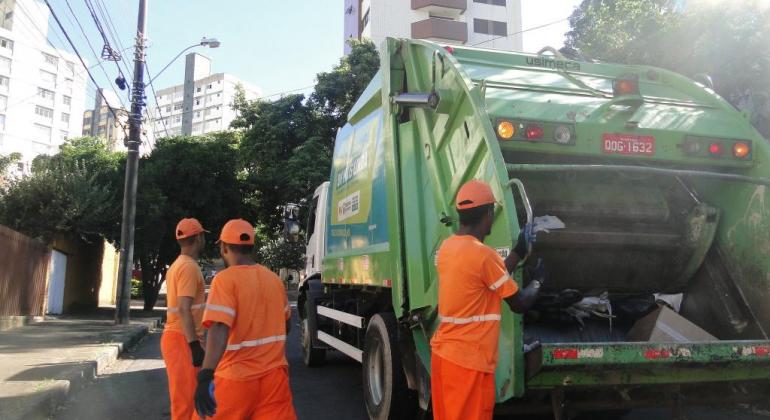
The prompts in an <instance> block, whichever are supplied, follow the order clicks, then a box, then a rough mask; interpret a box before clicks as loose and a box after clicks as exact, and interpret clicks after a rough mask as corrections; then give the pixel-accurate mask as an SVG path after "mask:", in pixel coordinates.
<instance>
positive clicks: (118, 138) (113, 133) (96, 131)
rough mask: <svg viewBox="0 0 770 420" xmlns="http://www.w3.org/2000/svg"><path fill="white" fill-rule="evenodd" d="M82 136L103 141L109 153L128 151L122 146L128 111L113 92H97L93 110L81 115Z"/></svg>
mask: <svg viewBox="0 0 770 420" xmlns="http://www.w3.org/2000/svg"><path fill="white" fill-rule="evenodd" d="M105 98H107V99H106V100H105ZM83 135H84V136H91V137H99V138H102V139H104V140H105V141H106V142H107V147H108V148H109V149H110V151H113V152H116V151H126V150H128V149H127V148H126V146H125V144H124V140H125V139H126V137H128V111H127V110H126V109H125V108H123V106H122V105H120V103H119V101H118V99H117V97H116V96H115V94H114V92H111V91H107V90H104V89H99V91H97V93H96V98H95V99H94V108H93V109H89V110H86V111H85V112H84V113H83Z"/></svg>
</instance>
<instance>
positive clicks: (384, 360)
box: [362, 312, 417, 420]
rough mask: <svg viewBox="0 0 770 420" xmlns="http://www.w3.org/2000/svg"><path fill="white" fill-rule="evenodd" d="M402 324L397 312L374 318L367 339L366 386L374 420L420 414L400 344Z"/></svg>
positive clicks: (364, 373)
mask: <svg viewBox="0 0 770 420" xmlns="http://www.w3.org/2000/svg"><path fill="white" fill-rule="evenodd" d="M397 334H398V324H397V322H396V316H395V315H394V314H393V313H389V312H383V313H379V314H377V315H375V316H373V317H372V319H371V320H370V321H369V326H368V327H367V328H366V336H365V338H364V352H363V356H362V362H363V383H364V401H365V402H366V411H367V412H368V413H369V418H370V419H372V420H392V419H399V420H400V419H411V418H414V417H415V416H416V414H417V403H416V402H417V401H416V398H415V396H414V392H413V391H411V390H409V388H408V387H407V383H406V375H405V374H404V368H403V366H402V365H401V354H400V352H399V350H398V343H397Z"/></svg>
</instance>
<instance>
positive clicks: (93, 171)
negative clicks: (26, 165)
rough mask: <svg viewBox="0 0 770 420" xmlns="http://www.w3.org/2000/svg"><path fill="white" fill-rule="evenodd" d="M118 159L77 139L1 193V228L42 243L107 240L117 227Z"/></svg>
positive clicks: (42, 159)
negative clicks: (63, 239)
mask: <svg viewBox="0 0 770 420" xmlns="http://www.w3.org/2000/svg"><path fill="white" fill-rule="evenodd" d="M121 156H122V155H121V154H119V153H112V152H109V151H108V150H107V148H106V146H105V145H104V144H103V143H101V141H100V140H98V139H94V138H78V139H72V140H70V141H69V142H67V143H65V144H64V145H62V147H61V151H60V152H59V153H58V154H56V155H54V156H45V157H39V158H37V159H36V160H35V161H34V162H33V171H32V174H31V175H29V176H26V177H23V178H20V179H17V180H14V181H12V182H10V183H9V185H7V186H6V187H5V189H4V190H3V191H2V192H0V223H1V224H4V225H7V226H9V227H11V228H13V229H16V230H18V231H20V232H23V233H25V234H27V235H29V236H33V237H37V238H40V239H43V240H51V239H52V238H53V237H54V236H56V235H57V234H63V235H67V236H72V237H76V238H79V239H82V240H84V241H86V242H93V241H95V240H98V239H99V238H100V237H104V236H109V235H107V234H106V232H109V231H114V230H116V229H117V228H118V227H119V220H120V217H119V215H120V207H119V205H116V203H115V201H116V199H117V197H118V194H120V192H119V188H120V187H119V172H120V170H121ZM116 221H117V222H116Z"/></svg>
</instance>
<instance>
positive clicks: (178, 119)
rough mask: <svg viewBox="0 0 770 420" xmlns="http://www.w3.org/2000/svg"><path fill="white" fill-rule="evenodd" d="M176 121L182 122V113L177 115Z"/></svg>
mask: <svg viewBox="0 0 770 420" xmlns="http://www.w3.org/2000/svg"><path fill="white" fill-rule="evenodd" d="M174 122H182V116H181V115H177V116H176V119H174Z"/></svg>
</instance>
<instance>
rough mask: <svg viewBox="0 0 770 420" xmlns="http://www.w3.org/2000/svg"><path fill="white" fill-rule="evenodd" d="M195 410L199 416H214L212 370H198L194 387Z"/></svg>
mask: <svg viewBox="0 0 770 420" xmlns="http://www.w3.org/2000/svg"><path fill="white" fill-rule="evenodd" d="M195 411H197V412H198V415H199V416H200V417H201V418H206V417H214V415H215V414H216V413H217V402H216V400H215V399H214V370H213V369H201V371H200V372H198V386H197V387H196V388H195Z"/></svg>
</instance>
